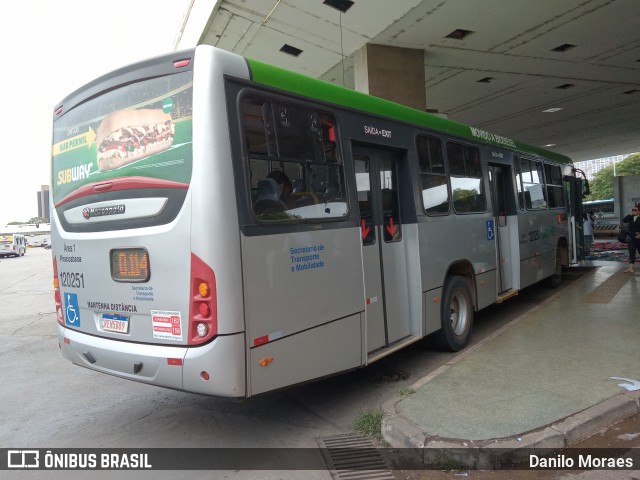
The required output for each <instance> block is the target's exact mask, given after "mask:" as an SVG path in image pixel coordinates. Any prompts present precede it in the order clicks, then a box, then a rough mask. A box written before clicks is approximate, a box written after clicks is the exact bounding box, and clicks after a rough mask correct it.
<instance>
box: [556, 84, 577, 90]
mask: <svg viewBox="0 0 640 480" xmlns="http://www.w3.org/2000/svg"><path fill="white" fill-rule="evenodd" d="M571 87H575V84H573V83H564V84H562V85H558V86H557V87H556V88H557V89H559V90H566V89H567V88H571Z"/></svg>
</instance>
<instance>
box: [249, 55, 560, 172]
mask: <svg viewBox="0 0 640 480" xmlns="http://www.w3.org/2000/svg"><path fill="white" fill-rule="evenodd" d="M247 62H248V63H249V67H250V68H251V76H252V80H253V81H254V82H256V83H260V84H263V85H266V86H269V87H273V88H277V89H280V90H285V91H288V92H291V93H296V94H299V95H303V96H305V97H310V98H313V99H316V100H320V101H322V102H327V103H332V104H335V105H340V106H343V107H347V108H352V109H354V110H360V111H364V112H367V113H371V114H375V115H379V116H382V117H387V118H390V119H394V120H398V121H401V122H405V123H411V124H413V125H417V126H420V127H424V128H429V129H433V130H437V131H439V132H442V133H446V134H450V135H455V136H459V137H463V138H466V139H469V140H472V141H475V142H480V143H484V144H487V145H493V146H498V147H501V148H507V149H511V150H518V151H520V152H523V153H529V154H532V155H537V156H541V157H544V158H547V159H549V160H555V161H557V162H560V163H573V162H572V161H571V159H570V158H568V157H566V156H564V155H560V154H558V153H555V152H551V151H549V150H545V149H543V148H538V147H534V146H532V145H527V144H525V143H522V142H518V141H516V140H510V139H507V138H504V137H501V136H498V135H494V134H492V133H490V132H486V131H484V130H481V129H474V128H473V127H470V126H468V125H465V124H462V123H458V122H454V121H452V120H447V119H445V118H442V117H438V116H436V115H431V114H429V113H425V112H422V111H420V110H416V109H414V108H410V107H406V106H404V105H400V104H397V103H394V102H391V101H389V100H384V99H382V98H378V97H374V96H371V95H367V94H364V93H361V92H356V91H355V90H351V89H349V88H345V87H342V86H339V85H334V84H332V83H329V82H325V81H322V80H318V79H315V78H312V77H308V76H306V75H302V74H300V73H295V72H291V71H289V70H285V69H282V68H279V67H274V66H273V65H269V64H266V63H263V62H260V61H258V60H252V59H247ZM472 131H473V132H475V133H476V135H474V134H473V133H472ZM509 142H512V144H511V145H510V144H509Z"/></svg>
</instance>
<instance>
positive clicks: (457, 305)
mask: <svg viewBox="0 0 640 480" xmlns="http://www.w3.org/2000/svg"><path fill="white" fill-rule="evenodd" d="M440 318H441V323H442V329H441V330H439V331H438V332H436V334H435V335H434V339H433V340H434V344H435V346H436V347H438V349H440V350H448V351H451V352H457V351H459V350H462V349H463V348H464V347H466V346H467V344H468V343H469V340H470V339H471V330H473V301H472V297H471V292H470V291H469V283H468V282H467V281H466V280H465V279H464V277H461V276H458V275H454V276H451V277H447V280H446V281H445V284H444V288H443V290H442V308H441V313H440Z"/></svg>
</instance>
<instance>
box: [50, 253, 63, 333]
mask: <svg viewBox="0 0 640 480" xmlns="http://www.w3.org/2000/svg"><path fill="white" fill-rule="evenodd" d="M53 298H54V300H55V302H56V318H57V319H58V323H59V324H60V325H62V326H64V315H63V314H62V296H61V295H60V282H59V280H58V262H57V261H56V257H55V256H54V257H53Z"/></svg>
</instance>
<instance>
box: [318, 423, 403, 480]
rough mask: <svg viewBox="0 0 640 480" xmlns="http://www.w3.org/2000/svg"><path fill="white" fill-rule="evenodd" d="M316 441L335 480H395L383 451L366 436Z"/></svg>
mask: <svg viewBox="0 0 640 480" xmlns="http://www.w3.org/2000/svg"><path fill="white" fill-rule="evenodd" d="M316 441H317V442H318V446H319V447H320V449H321V450H322V455H323V456H324V460H325V462H326V464H327V467H328V470H329V473H331V476H332V477H333V478H334V480H396V477H395V476H394V475H393V473H392V472H391V470H390V469H389V464H388V463H387V461H386V459H385V458H384V456H383V455H382V453H381V451H380V449H378V448H376V446H375V445H374V444H373V442H372V441H371V439H369V438H367V437H363V436H361V435H357V434H355V433H345V434H341V435H331V436H324V437H318V438H317V439H316Z"/></svg>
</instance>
